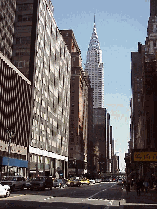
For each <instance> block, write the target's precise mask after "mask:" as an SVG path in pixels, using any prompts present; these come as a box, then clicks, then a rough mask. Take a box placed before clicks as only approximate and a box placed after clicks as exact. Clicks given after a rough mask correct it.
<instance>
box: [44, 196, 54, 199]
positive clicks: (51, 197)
mask: <svg viewBox="0 0 157 209" xmlns="http://www.w3.org/2000/svg"><path fill="white" fill-rule="evenodd" d="M53 198H54V197H53V196H51V197H47V198H45V199H44V200H50V199H53Z"/></svg>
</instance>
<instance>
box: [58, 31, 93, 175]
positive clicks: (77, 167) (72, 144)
mask: <svg viewBox="0 0 157 209" xmlns="http://www.w3.org/2000/svg"><path fill="white" fill-rule="evenodd" d="M60 32H61V34H62V36H63V38H64V40H65V42H66V44H67V46H68V49H69V51H70V53H71V83H70V121H69V175H81V174H85V173H87V164H88V153H89V150H88V146H89V144H90V142H89V141H88V139H89V136H90V135H88V131H89V129H88V122H89V120H88V116H89V115H88V113H89V99H88V96H89V88H90V83H89V78H88V75H87V73H86V72H85V71H84V70H83V68H82V58H81V52H80V49H79V46H78V44H77V41H76V39H75V36H74V33H73V31H72V30H60ZM90 141H91V139H90Z"/></svg>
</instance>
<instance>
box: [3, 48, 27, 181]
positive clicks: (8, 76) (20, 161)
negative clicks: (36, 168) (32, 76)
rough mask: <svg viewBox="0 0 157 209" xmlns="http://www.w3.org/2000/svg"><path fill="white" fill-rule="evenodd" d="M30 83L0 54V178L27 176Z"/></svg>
mask: <svg viewBox="0 0 157 209" xmlns="http://www.w3.org/2000/svg"><path fill="white" fill-rule="evenodd" d="M30 116H31V82H30V81H29V80H28V79H27V78H26V77H25V76H24V75H23V74H22V73H21V72H20V71H19V70H18V69H17V68H16V67H15V66H14V65H13V64H12V63H11V62H10V61H9V59H8V58H6V57H4V56H3V55H2V53H1V52H0V175H1V177H3V176H6V175H22V176H25V177H26V176H27V170H28V161H29V159H28V146H29V135H30V129H31V126H30Z"/></svg>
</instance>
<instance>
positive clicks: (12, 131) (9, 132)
mask: <svg viewBox="0 0 157 209" xmlns="http://www.w3.org/2000/svg"><path fill="white" fill-rule="evenodd" d="M6 133H7V134H8V135H9V145H8V169H7V176H9V158H10V143H11V139H12V138H13V137H14V136H15V131H14V130H13V129H11V130H9V129H8V128H7V130H6Z"/></svg>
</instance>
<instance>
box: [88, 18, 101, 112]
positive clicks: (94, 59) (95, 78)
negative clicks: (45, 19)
mask: <svg viewBox="0 0 157 209" xmlns="http://www.w3.org/2000/svg"><path fill="white" fill-rule="evenodd" d="M85 71H87V72H88V74H89V78H90V81H91V87H92V88H93V89H94V91H93V108H99V107H102V108H103V107H104V69H103V63H102V51H101V49H100V43H99V40H98V35H97V32H96V24H95V16H94V27H93V33H92V37H91V39H90V43H89V47H88V51H87V59H86V65H85Z"/></svg>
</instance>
